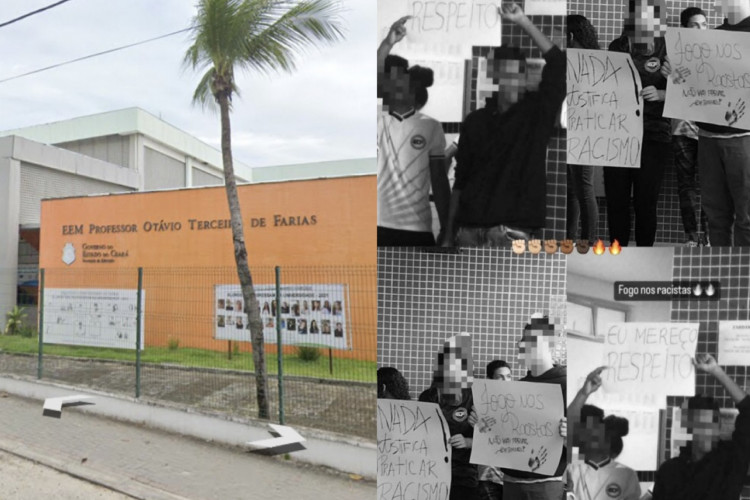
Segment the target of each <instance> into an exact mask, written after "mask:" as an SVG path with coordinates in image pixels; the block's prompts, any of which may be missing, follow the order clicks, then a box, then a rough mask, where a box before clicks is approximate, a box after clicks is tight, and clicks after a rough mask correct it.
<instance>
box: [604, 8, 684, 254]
mask: <svg viewBox="0 0 750 500" xmlns="http://www.w3.org/2000/svg"><path fill="white" fill-rule="evenodd" d="M629 6H630V9H629V12H628V14H627V17H626V19H625V23H624V30H623V34H622V36H620V38H617V39H616V40H614V41H613V42H612V43H610V44H609V50H611V51H614V52H627V53H629V54H630V57H631V58H632V59H633V63H634V64H635V67H636V69H637V70H638V74H639V75H640V77H641V82H642V84H643V90H642V91H641V97H642V98H643V142H642V148H641V166H640V168H621V167H604V191H605V194H606V196H607V221H608V224H609V240H610V242H614V241H615V240H617V241H618V242H619V243H620V245H622V246H627V245H628V243H629V242H630V206H631V196H630V194H631V191H632V193H633V198H632V205H633V209H634V211H635V242H636V245H638V246H648V247H650V246H653V245H654V241H656V226H657V214H656V208H657V204H658V202H659V193H660V191H661V183H662V179H663V178H664V172H665V169H666V167H667V165H669V164H671V163H672V161H673V156H672V144H671V142H672V138H671V130H670V122H669V119H668V118H664V117H663V116H662V115H663V111H664V96H665V93H666V88H667V79H666V78H665V77H664V75H663V74H662V72H661V67H662V65H663V64H664V61H665V59H666V56H667V49H666V44H665V42H664V36H663V35H664V32H665V31H666V18H667V8H666V5H665V3H664V0H632V1H631V2H629Z"/></svg>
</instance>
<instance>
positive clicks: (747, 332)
mask: <svg viewBox="0 0 750 500" xmlns="http://www.w3.org/2000/svg"><path fill="white" fill-rule="evenodd" d="M717 361H718V362H719V364H720V365H725V366H726V365H739V366H750V321H719V356H718V358H717Z"/></svg>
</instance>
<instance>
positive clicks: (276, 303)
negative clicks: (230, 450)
mask: <svg viewBox="0 0 750 500" xmlns="http://www.w3.org/2000/svg"><path fill="white" fill-rule="evenodd" d="M251 272H252V275H253V280H254V288H255V292H256V295H257V298H258V300H259V306H260V309H261V319H262V321H263V326H264V333H265V340H266V343H265V356H266V366H267V372H268V389H269V390H268V396H269V398H268V399H269V403H270V410H271V419H272V420H274V421H279V422H281V423H286V424H290V425H303V426H308V427H313V428H318V429H323V430H328V431H334V432H339V433H343V434H348V435H354V436H359V437H363V438H367V439H372V440H374V439H375V393H376V390H375V373H376V349H377V347H376V346H377V324H376V322H377V310H376V307H377V298H376V297H377V295H376V294H377V283H376V281H377V279H376V276H377V275H376V268H375V267H374V266H373V267H354V268H353V267H323V268H313V267H288V268H286V267H285V268H281V269H279V268H253V269H251ZM39 281H40V286H39V332H38V337H36V338H35V337H31V338H29V339H26V340H25V341H24V340H22V339H15V340H12V339H9V338H8V336H4V337H2V338H0V341H2V343H1V344H0V347H1V348H2V353H1V354H0V373H2V372H6V373H14V374H18V375H25V376H29V377H32V376H36V377H38V378H43V379H45V380H53V381H56V382H60V383H65V384H70V385H76V386H84V387H89V388H92V389H96V390H101V391H105V392H108V393H115V394H124V395H128V396H135V397H136V398H139V399H142V400H150V401H158V402H161V403H167V404H171V405H177V406H178V407H184V408H191V409H193V410H199V411H202V412H206V413H215V414H223V415H228V416H231V417H233V418H243V417H249V418H255V417H257V416H258V405H257V400H256V383H255V372H254V364H253V353H252V348H251V344H250V342H249V338H250V332H249V327H248V319H247V316H246V315H245V313H244V309H245V308H244V300H243V298H242V294H241V292H240V287H239V284H238V283H239V282H238V278H237V274H236V271H235V269H234V268H209V269H207V268H177V269H175V268H168V269H167V268H163V269H162V268H159V269H157V268H151V269H149V268H145V269H122V268H117V269H109V270H95V271H91V270H76V269H46V270H42V271H40V279H39ZM139 339H140V340H141V343H140V345H141V346H142V348H141V349H136V346H137V345H139V344H138V342H139ZM11 340H12V341H11ZM279 340H281V343H280V344H279V343H278V341H279Z"/></svg>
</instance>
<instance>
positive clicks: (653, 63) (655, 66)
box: [643, 57, 661, 73]
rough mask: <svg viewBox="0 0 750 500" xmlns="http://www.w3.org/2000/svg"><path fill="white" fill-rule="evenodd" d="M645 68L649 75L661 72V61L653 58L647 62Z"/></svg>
mask: <svg viewBox="0 0 750 500" xmlns="http://www.w3.org/2000/svg"><path fill="white" fill-rule="evenodd" d="M643 67H644V68H645V69H646V71H648V72H649V73H656V72H657V71H659V68H661V61H659V58H658V57H652V58H650V59H649V60H648V61H646V64H644V65H643Z"/></svg>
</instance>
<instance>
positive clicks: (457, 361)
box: [419, 334, 479, 500]
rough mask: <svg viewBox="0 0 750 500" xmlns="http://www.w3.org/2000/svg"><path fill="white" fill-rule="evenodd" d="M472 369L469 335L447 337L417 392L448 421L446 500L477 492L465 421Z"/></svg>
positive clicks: (471, 429) (470, 431) (462, 498)
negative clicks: (429, 376) (426, 381)
mask: <svg viewBox="0 0 750 500" xmlns="http://www.w3.org/2000/svg"><path fill="white" fill-rule="evenodd" d="M472 371H473V369H472V358H471V340H470V337H469V335H468V334H461V335H456V336H454V337H451V338H450V339H448V340H447V341H446V342H445V344H444V345H443V348H442V350H441V351H440V352H439V353H438V355H437V365H436V368H435V372H434V374H433V377H432V385H430V388H429V389H427V390H426V391H424V392H422V394H420V395H419V400H420V401H425V402H428V403H437V404H438V405H440V409H441V410H442V411H443V415H444V416H445V419H446V421H447V422H448V429H449V431H450V434H451V437H450V440H449V443H450V445H451V446H452V447H453V450H452V459H451V491H450V500H468V499H472V498H477V496H478V494H479V490H478V477H477V466H476V465H474V464H472V463H470V462H469V458H470V456H471V445H472V436H473V435H474V426H473V425H472V424H471V423H470V421H469V414H470V411H471V409H472V403H473V399H472V395H471V382H472Z"/></svg>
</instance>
